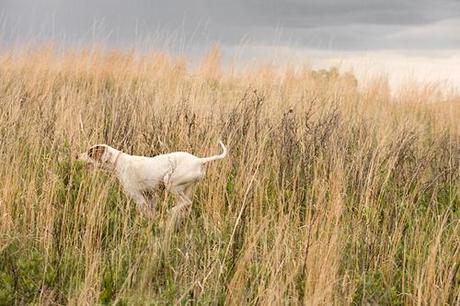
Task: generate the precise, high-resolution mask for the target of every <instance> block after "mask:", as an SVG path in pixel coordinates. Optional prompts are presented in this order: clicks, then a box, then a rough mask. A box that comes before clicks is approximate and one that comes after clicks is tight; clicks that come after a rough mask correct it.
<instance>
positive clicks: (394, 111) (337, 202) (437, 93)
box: [0, 47, 460, 305]
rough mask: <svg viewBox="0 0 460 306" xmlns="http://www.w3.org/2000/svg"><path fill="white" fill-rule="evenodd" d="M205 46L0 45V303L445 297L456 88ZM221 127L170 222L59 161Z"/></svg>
mask: <svg viewBox="0 0 460 306" xmlns="http://www.w3.org/2000/svg"><path fill="white" fill-rule="evenodd" d="M220 59H221V55H220V52H219V50H218V49H214V50H211V51H210V52H209V54H208V55H207V56H206V57H205V58H203V60H202V62H201V63H199V64H198V65H196V66H193V68H190V67H189V66H190V65H191V63H189V62H187V60H186V59H184V58H171V57H170V56H168V55H167V54H163V53H161V52H151V53H148V54H144V55H138V54H134V53H132V54H131V53H129V52H125V53H123V52H121V51H109V52H98V51H97V50H95V49H79V50H74V51H71V50H68V51H66V52H54V51H53V49H52V48H46V47H45V48H39V49H38V50H36V51H32V50H31V49H22V50H16V51H14V52H13V51H3V52H2V53H1V55H0V304H1V305H12V304H26V303H35V304H38V305H57V304H59V305H60V304H70V305H85V304H89V305H93V304H117V305H173V304H199V305H203V304H230V305H244V304H250V305H280V304H281V305H287V304H292V305H301V304H305V305H333V304H336V305H350V304H352V305H361V304H384V305H401V304H404V305H447V304H450V305H459V304H460V269H459V265H460V193H459V192H460V191H459V188H460V178H459V175H460V165H459V163H460V162H459V158H460V124H459V118H460V99H459V97H458V96H456V95H455V94H454V93H449V91H448V90H447V89H446V88H442V87H441V86H439V85H437V84H419V83H415V82H413V83H407V84H406V86H402V87H401V88H400V89H399V90H395V91H394V92H391V91H390V89H389V86H388V81H387V80H386V79H385V77H376V78H369V79H368V80H362V81H360V82H359V83H358V82H357V81H356V79H355V78H354V77H353V75H351V74H346V73H339V72H338V71H337V70H335V69H330V70H322V71H312V70H310V69H308V68H302V67H300V68H299V67H294V68H295V69H294V68H289V67H287V68H286V67H285V68H283V69H281V68H280V67H277V66H273V65H253V66H248V67H246V68H244V67H240V68H232V67H231V66H229V67H226V69H223V68H222V67H221V64H220ZM219 139H222V140H223V141H224V143H225V144H226V145H227V147H228V149H229V156H228V158H226V159H224V160H222V161H218V162H217V161H216V162H214V163H210V164H209V165H208V166H207V171H206V172H207V173H206V178H205V179H204V180H203V181H202V182H201V183H200V184H199V185H198V186H197V188H196V192H195V196H194V200H193V202H194V203H193V208H192V212H191V214H190V216H189V217H188V218H187V219H185V220H184V221H183V224H182V226H181V227H179V229H177V230H176V231H175V232H174V233H172V235H171V237H170V239H167V236H166V235H165V227H164V224H165V220H167V218H168V216H169V215H168V209H169V208H171V207H172V205H173V199H172V198H170V197H165V196H163V197H162V204H161V205H159V209H160V213H159V216H158V218H157V220H155V221H149V220H146V219H144V218H143V217H142V216H141V215H140V214H138V212H137V211H136V209H135V207H134V205H133V204H132V203H131V202H129V201H128V199H127V198H126V197H125V195H124V194H123V193H122V191H121V190H120V187H119V186H118V184H117V182H116V180H115V179H113V178H112V177H111V176H110V175H109V174H106V173H103V172H97V171H96V172H86V171H85V170H84V167H83V165H81V164H80V163H78V162H76V161H75V160H74V156H75V154H76V153H78V152H82V151H84V150H86V149H87V148H88V147H89V146H90V145H92V144H96V143H107V144H110V145H112V146H114V147H116V148H119V149H122V150H124V151H126V152H128V153H133V154H138V155H141V154H142V155H155V154H159V153H165V152H171V151H189V152H192V153H194V154H196V155H198V156H205V155H211V154H216V153H218V152H219V150H220V148H219V146H218V140H219ZM165 242H166V243H165Z"/></svg>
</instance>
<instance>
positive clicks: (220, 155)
mask: <svg viewBox="0 0 460 306" xmlns="http://www.w3.org/2000/svg"><path fill="white" fill-rule="evenodd" d="M219 144H220V146H221V147H222V154H219V155H214V156H209V157H203V158H201V163H202V164H205V163H207V162H210V161H213V160H216V159H222V158H224V157H225V156H227V148H226V147H225V146H224V144H223V143H222V141H219Z"/></svg>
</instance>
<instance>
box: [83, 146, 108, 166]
mask: <svg viewBox="0 0 460 306" xmlns="http://www.w3.org/2000/svg"><path fill="white" fill-rule="evenodd" d="M106 150H107V148H106V147H104V146H94V147H92V148H90V149H89V150H88V156H89V157H90V158H91V159H93V160H95V161H97V162H103V157H104V153H106Z"/></svg>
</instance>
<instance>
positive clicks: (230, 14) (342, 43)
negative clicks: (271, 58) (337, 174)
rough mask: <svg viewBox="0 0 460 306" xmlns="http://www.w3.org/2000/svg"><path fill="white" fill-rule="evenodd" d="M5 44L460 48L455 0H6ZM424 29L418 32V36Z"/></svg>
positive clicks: (2, 6) (1, 1) (459, 6)
mask: <svg viewBox="0 0 460 306" xmlns="http://www.w3.org/2000/svg"><path fill="white" fill-rule="evenodd" d="M0 10H1V16H2V20H3V26H2V33H3V40H4V41H9V42H12V41H23V40H28V39H30V38H37V39H48V38H52V39H57V40H62V41H69V42H74V41H83V42H85V41H92V40H98V41H100V40H102V41H104V42H108V43H111V44H121V45H132V44H136V43H143V42H145V41H144V39H145V38H151V40H152V41H153V42H158V41H163V43H165V44H172V45H174V47H176V48H177V47H179V48H180V47H186V46H187V45H197V46H202V45H206V44H209V43H212V42H214V41H218V42H221V43H222V44H224V45H237V44H239V43H241V42H244V43H250V44H289V43H291V44H295V45H297V46H301V47H308V48H320V49H321V48H323V49H350V50H354V49H357V50H359V49H382V48H383V49H385V48H425V49H432V48H439V49H443V48H458V47H460V41H459V38H458V37H460V35H459V34H460V30H459V28H458V25H459V24H458V21H459V20H460V1H455V0H418V1H414V0H406V1H396V0H386V1H383V0H374V1H371V0H321V1H320V0H314V1H299V0H265V1H262V0H257V1H255V0H249V1H243V0H237V1H235V0H233V1H224V0H189V1H152V0H137V1H128V0H80V1H77V0H74V1H69V0H68V1H63V0H0ZM417 29H418V30H417Z"/></svg>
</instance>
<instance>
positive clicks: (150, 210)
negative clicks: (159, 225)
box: [131, 194, 155, 219]
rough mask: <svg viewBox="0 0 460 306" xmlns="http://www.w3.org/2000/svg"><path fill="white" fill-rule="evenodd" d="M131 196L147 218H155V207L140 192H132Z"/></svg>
mask: <svg viewBox="0 0 460 306" xmlns="http://www.w3.org/2000/svg"><path fill="white" fill-rule="evenodd" d="M131 198H132V199H133V201H134V202H135V203H136V207H137V209H138V211H140V212H141V213H142V214H143V215H144V216H145V217H147V218H149V219H153V218H155V207H151V206H150V205H149V202H148V201H147V200H146V199H145V197H144V196H143V195H142V194H134V195H132V196H131Z"/></svg>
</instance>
